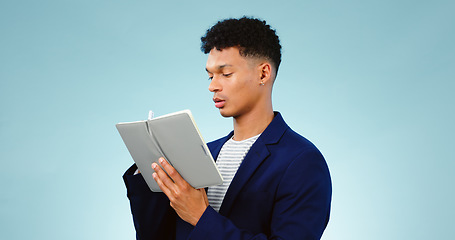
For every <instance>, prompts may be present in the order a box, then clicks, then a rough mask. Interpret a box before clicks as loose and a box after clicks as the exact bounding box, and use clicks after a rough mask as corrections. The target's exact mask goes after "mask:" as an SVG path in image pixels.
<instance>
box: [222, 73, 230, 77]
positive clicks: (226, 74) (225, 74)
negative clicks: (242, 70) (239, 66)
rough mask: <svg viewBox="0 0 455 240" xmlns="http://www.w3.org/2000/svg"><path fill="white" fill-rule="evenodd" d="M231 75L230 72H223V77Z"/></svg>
mask: <svg viewBox="0 0 455 240" xmlns="http://www.w3.org/2000/svg"><path fill="white" fill-rule="evenodd" d="M230 76H232V73H223V77H230Z"/></svg>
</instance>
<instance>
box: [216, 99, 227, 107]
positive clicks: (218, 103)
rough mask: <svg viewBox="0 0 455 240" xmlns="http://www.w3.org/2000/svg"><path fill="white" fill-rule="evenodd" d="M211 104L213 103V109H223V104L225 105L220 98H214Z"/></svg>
mask: <svg viewBox="0 0 455 240" xmlns="http://www.w3.org/2000/svg"><path fill="white" fill-rule="evenodd" d="M213 102H215V107H216V108H222V107H224V104H225V103H226V101H225V100H223V99H220V98H214V99H213Z"/></svg>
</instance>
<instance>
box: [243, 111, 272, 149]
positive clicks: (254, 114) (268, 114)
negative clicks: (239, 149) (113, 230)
mask: <svg viewBox="0 0 455 240" xmlns="http://www.w3.org/2000/svg"><path fill="white" fill-rule="evenodd" d="M274 116H275V115H274V113H273V108H272V106H268V107H266V108H264V109H257V110H252V111H251V112H249V113H247V114H243V115H241V116H237V117H234V140H236V141H242V140H245V139H248V138H251V137H254V136H256V135H258V134H260V133H262V132H263V131H264V130H265V129H266V128H267V126H268V125H269V124H270V122H272V120H273V117H274Z"/></svg>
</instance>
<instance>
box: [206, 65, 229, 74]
mask: <svg viewBox="0 0 455 240" xmlns="http://www.w3.org/2000/svg"><path fill="white" fill-rule="evenodd" d="M226 67H232V65H230V64H223V65H220V66H218V67H217V69H218V70H221V69H223V68H226ZM205 71H207V72H208V73H211V72H210V71H209V70H208V69H207V68H205Z"/></svg>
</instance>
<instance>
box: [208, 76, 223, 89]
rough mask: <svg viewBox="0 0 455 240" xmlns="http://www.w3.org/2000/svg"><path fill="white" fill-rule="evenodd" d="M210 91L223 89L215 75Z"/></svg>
mask: <svg viewBox="0 0 455 240" xmlns="http://www.w3.org/2000/svg"><path fill="white" fill-rule="evenodd" d="M209 91H210V92H219V91H221V85H220V82H219V81H218V78H217V77H215V76H213V78H212V80H211V81H210V85H209Z"/></svg>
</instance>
